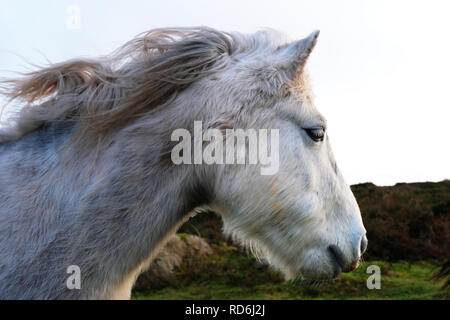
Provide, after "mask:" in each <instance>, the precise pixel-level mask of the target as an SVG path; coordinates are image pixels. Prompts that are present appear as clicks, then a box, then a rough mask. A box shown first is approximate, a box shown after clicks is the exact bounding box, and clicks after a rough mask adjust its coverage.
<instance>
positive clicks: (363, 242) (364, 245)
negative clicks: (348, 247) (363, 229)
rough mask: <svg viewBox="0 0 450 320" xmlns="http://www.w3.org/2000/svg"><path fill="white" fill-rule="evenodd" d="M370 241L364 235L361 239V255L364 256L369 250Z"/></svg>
mask: <svg viewBox="0 0 450 320" xmlns="http://www.w3.org/2000/svg"><path fill="white" fill-rule="evenodd" d="M368 242H369V241H368V240H367V237H366V236H365V235H364V236H362V238H361V244H360V250H361V255H363V253H364V252H366V250H367V245H368Z"/></svg>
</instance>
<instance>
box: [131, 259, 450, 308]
mask: <svg viewBox="0 0 450 320" xmlns="http://www.w3.org/2000/svg"><path fill="white" fill-rule="evenodd" d="M371 264H374V265H378V266H379V267H380V268H381V289H379V290H377V289H373V290H369V289H368V288H367V286H366V281H367V278H368V277H369V276H370V274H367V273H366V269H367V266H369V265H371ZM437 266H438V264H437V263H435V262H432V261H421V262H416V263H412V264H408V263H389V262H383V261H371V262H364V263H363V264H362V265H361V266H360V267H359V268H358V269H357V270H355V271H354V272H352V273H349V274H342V275H341V276H340V277H339V279H337V280H334V281H332V282H329V283H326V284H322V285H320V286H319V287H301V286H298V285H294V284H293V283H283V282H277V281H274V282H271V281H262V282H261V281H260V283H255V284H254V285H246V286H245V285H238V284H236V283H230V282H229V281H223V279H221V278H220V277H221V275H220V274H217V281H214V280H213V279H212V278H210V277H209V278H208V279H206V280H200V281H195V280H194V281H191V282H190V283H186V282H181V283H180V284H172V285H171V286H169V287H166V288H164V289H161V290H152V291H148V292H144V293H137V294H135V295H134V296H133V298H134V299H162V300H172V299H225V300H227V299H448V298H449V291H448V290H440V289H439V288H440V287H441V285H442V282H434V281H431V280H430V278H431V276H432V275H433V273H434V272H435V271H436V269H437ZM236 271H238V270H236ZM255 272H258V271H255Z"/></svg>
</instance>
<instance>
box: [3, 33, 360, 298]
mask: <svg viewBox="0 0 450 320" xmlns="http://www.w3.org/2000/svg"><path fill="white" fill-rule="evenodd" d="M318 35H319V32H318V31H315V32H313V33H312V34H311V35H309V36H308V37H306V38H303V39H301V40H297V41H292V42H291V41H288V40H286V37H285V36H284V35H283V34H282V33H280V32H277V31H274V30H262V31H258V32H256V33H253V34H243V33H238V32H224V31H219V30H216V29H213V28H209V27H186V28H159V29H153V30H150V31H148V32H144V33H141V34H139V35H137V36H136V37H135V38H134V39H132V40H131V41H129V42H127V43H125V44H124V45H123V46H121V47H120V48H119V49H117V50H116V51H114V52H112V53H111V54H108V55H106V56H103V57H99V58H95V59H85V58H78V59H72V60H69V61H65V62H62V63H56V64H51V63H50V64H49V65H47V66H43V67H39V69H37V70H35V71H31V72H29V73H26V74H23V75H22V76H20V77H17V78H15V79H3V80H2V82H1V84H0V88H1V94H2V95H4V96H5V97H7V98H8V99H9V100H10V101H13V102H15V103H19V104H20V105H22V108H20V109H19V110H17V111H16V113H15V114H14V115H13V116H11V118H9V121H8V123H6V124H5V125H4V126H3V127H2V128H1V131H0V298H1V299H129V298H130V295H131V290H132V286H133V284H134V281H135V280H136V277H137V276H138V275H139V274H140V273H141V272H142V271H143V270H145V269H146V268H147V267H148V265H149V263H150V262H151V261H152V259H153V258H154V257H155V255H156V254H157V253H158V251H159V250H161V248H163V246H164V244H165V242H166V241H167V239H168V237H169V236H170V235H172V234H173V233H175V232H176V231H177V229H178V228H179V227H180V226H181V224H183V223H184V222H185V221H187V220H188V219H189V218H190V217H191V216H192V215H194V214H195V213H197V212H199V211H201V210H212V211H214V212H216V213H218V214H219V215H220V216H221V217H222V220H223V232H224V233H225V234H226V235H229V236H230V237H232V238H233V239H234V240H235V241H238V242H239V244H241V245H242V246H244V247H245V248H249V249H250V250H251V252H252V253H253V254H254V255H255V256H256V257H260V258H264V260H265V261H267V262H268V263H269V264H270V265H271V266H272V267H273V268H274V269H276V270H280V271H281V272H282V274H284V276H285V278H286V280H287V281H294V280H304V281H330V279H334V278H336V277H337V276H338V275H339V274H340V273H341V272H350V271H352V270H354V269H355V268H357V267H358V264H359V262H360V259H361V255H362V253H363V252H364V251H365V249H366V247H367V237H366V230H365V228H364V225H363V222H362V218H361V213H360V211H359V208H358V205H357V202H356V200H355V198H354V196H353V194H352V192H351V190H350V188H349V186H348V185H347V184H346V183H345V180H344V178H343V176H342V173H341V172H340V171H339V169H338V166H337V164H336V161H335V158H334V157H333V153H332V149H331V146H330V142H329V137H328V131H327V123H326V120H325V118H324V116H322V115H321V114H320V113H319V111H318V110H317V108H316V107H315V104H314V99H313V94H312V89H311V84H310V80H309V75H308V72H307V71H306V68H305V64H306V62H307V60H308V57H309V56H310V53H311V51H312V49H313V48H314V46H315V44H316V41H317V38H318ZM195 121H197V122H198V121H200V122H201V124H202V125H203V129H202V130H206V129H217V130H219V131H220V132H226V130H228V129H242V130H246V129H255V130H262V129H270V130H278V133H279V141H278V143H279V145H278V146H277V147H278V148H277V149H278V153H279V163H280V165H279V170H278V171H277V172H276V173H274V174H270V175H264V174H261V171H260V169H261V163H251V164H250V163H245V164H239V163H238V164H236V163H234V164H226V163H212V164H211V163H208V164H206V163H195V162H193V163H191V164H187V163H181V164H175V163H173V161H172V157H171V151H172V150H173V148H174V145H175V142H174V141H173V139H171V135H172V133H173V132H174V131H175V130H177V129H180V128H183V129H185V130H187V131H188V132H191V133H193V128H194V122H195ZM203 143H204V142H203ZM245 143H247V144H248V139H247V140H246V142H245ZM274 151H275V150H273V152H274ZM71 277H73V278H71ZM69 278H71V279H69ZM69 280H70V281H69ZM71 281H72V282H73V283H72V284H75V285H72V286H71V285H69V284H71Z"/></svg>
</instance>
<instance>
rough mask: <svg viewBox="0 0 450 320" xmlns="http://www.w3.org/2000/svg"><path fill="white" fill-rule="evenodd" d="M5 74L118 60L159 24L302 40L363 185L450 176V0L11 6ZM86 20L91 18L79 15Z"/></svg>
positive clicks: (4, 13) (343, 150)
mask: <svg viewBox="0 0 450 320" xmlns="http://www.w3.org/2000/svg"><path fill="white" fill-rule="evenodd" d="M0 5H1V8H0V76H9V75H11V74H10V73H8V72H7V71H6V70H11V71H23V70H24V67H25V66H26V63H25V60H26V61H29V62H33V63H38V64H39V63H45V61H46V60H45V59H46V58H47V59H49V60H50V61H52V62H59V61H62V60H66V59H70V58H74V57H79V56H88V57H89V56H91V57H92V56H96V55H101V54H105V53H108V52H110V51H112V50H113V49H115V48H116V47H118V46H119V45H121V44H123V43H124V42H125V41H127V40H129V39H131V38H132V37H133V36H135V35H136V34H138V33H140V32H142V31H145V30H148V29H151V28H155V27H164V26H197V25H207V26H211V27H215V28H219V29H221V30H225V31H240V32H254V31H256V30H258V29H260V28H264V27H270V28H274V29H278V30H280V31H282V32H284V33H286V34H287V35H288V36H289V37H290V38H292V39H300V38H302V37H305V36H307V35H308V34H309V33H310V32H311V31H313V30H315V29H320V30H321V34H320V37H319V41H318V44H317V46H316V48H315V50H314V52H313V54H312V56H311V59H310V60H309V66H308V69H309V71H310V73H311V76H312V79H313V88H314V91H315V96H316V104H317V107H318V108H319V110H320V111H321V112H322V113H323V114H324V115H325V117H326V118H327V119H328V122H329V134H330V137H331V142H332V145H333V149H334V152H335V155H336V158H337V160H338V163H339V166H340V168H341V170H342V171H343V173H344V176H345V177H346V179H347V181H348V182H349V183H351V184H354V183H360V182H368V181H371V182H374V183H376V184H378V185H390V184H394V183H396V182H413V181H439V180H442V179H449V178H450V134H449V123H450V97H449V96H450V83H449V75H450V36H449V33H450V19H449V13H450V1H445V0H444V1H430V0H427V1H411V0H409V1H399V0H396V1H380V0H377V1H362V0H355V1H336V0H330V1H317V0H314V1H300V0H291V1H283V0H272V1H267V0H266V1H261V0H257V1H256V0H255V1H247V0H246V1H243V0H238V1H235V0H227V1H220V2H219V1H206V0H204V1H200V0H199V1H194V0H188V1H186V0H184V1H181V0H180V1H178V0H177V1H172V0H166V1H152V0H150V1H142V0H127V1H111V0H107V1H106V0H95V1H75V0H74V1H65V0H55V1H50V0H47V1H44V0H41V1H31V0H28V1H25V0H14V1H8V0H0ZM77 10H79V12H80V20H79V23H78V22H77V20H76V18H75V20H74V17H75V16H76V15H77Z"/></svg>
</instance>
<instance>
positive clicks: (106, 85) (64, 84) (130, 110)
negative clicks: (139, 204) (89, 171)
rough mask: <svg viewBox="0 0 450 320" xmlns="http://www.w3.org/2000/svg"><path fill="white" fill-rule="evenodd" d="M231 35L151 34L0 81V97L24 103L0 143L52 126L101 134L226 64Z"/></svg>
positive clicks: (198, 31) (200, 31)
mask: <svg viewBox="0 0 450 320" xmlns="http://www.w3.org/2000/svg"><path fill="white" fill-rule="evenodd" d="M233 44H234V42H233V37H232V36H231V35H230V34H228V33H224V32H220V31H217V30H214V29H211V28H207V27H195V28H165V29H154V30H150V31H148V32H145V33H142V34H140V35H138V36H137V37H136V38H134V39H133V40H131V41H129V42H127V43H126V44H125V45H123V46H122V47H120V48H119V49H117V50H116V51H115V52H113V53H112V54H110V55H108V56H105V57H102V58H99V59H74V60H69V61H66V62H62V63H57V64H51V65H49V66H48V67H45V68H42V69H40V70H37V71H33V72H30V73H25V74H23V77H22V78H19V79H12V80H3V81H1V82H0V94H2V95H4V96H6V97H7V98H8V99H9V101H18V102H22V103H25V106H24V107H23V108H22V109H21V110H20V111H19V112H18V113H17V114H16V116H15V117H14V118H13V120H15V124H14V125H12V126H11V125H10V126H9V127H7V128H5V129H1V130H0V143H2V142H8V141H12V140H17V139H20V138H21V137H22V136H24V135H25V134H26V133H28V132H31V131H34V130H36V129H38V128H39V127H41V126H42V125H45V124H48V123H52V122H55V121H74V122H75V123H77V124H78V125H79V126H80V128H81V130H82V131H83V132H86V131H90V132H97V133H101V132H105V131H107V130H110V129H111V128H113V127H116V126H118V125H121V124H123V123H126V122H128V121H130V120H131V119H133V118H135V117H138V116H140V115H142V114H144V113H146V112H149V111H151V110H152V109H155V108H156V107H158V106H161V105H164V104H166V103H168V102H170V101H172V99H174V98H175V97H176V96H177V94H178V93H180V92H181V91H182V90H183V89H185V88H186V87H187V86H189V85H190V84H192V83H193V82H195V81H197V80H199V79H201V78H204V77H206V76H208V75H210V74H212V73H215V72H217V71H218V70H221V69H222V68H223V67H225V66H226V63H227V58H226V57H227V56H229V55H230V54H231V52H232V50H233Z"/></svg>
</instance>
